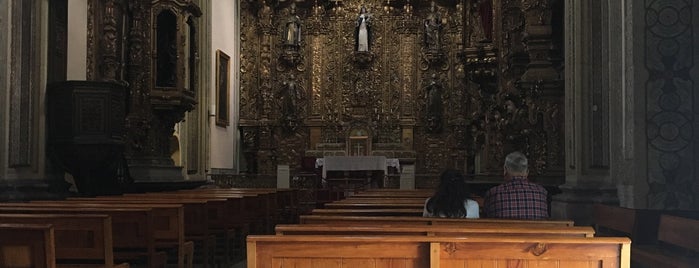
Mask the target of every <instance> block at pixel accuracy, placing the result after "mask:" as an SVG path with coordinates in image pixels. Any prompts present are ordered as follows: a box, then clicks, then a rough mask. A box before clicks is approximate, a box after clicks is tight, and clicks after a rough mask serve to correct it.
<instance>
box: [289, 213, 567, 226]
mask: <svg viewBox="0 0 699 268" xmlns="http://www.w3.org/2000/svg"><path fill="white" fill-rule="evenodd" d="M300 219H301V220H300V221H301V223H302V224H338V225H377V224H378V225H450V224H451V225H459V226H474V225H479V224H483V223H494V224H499V225H501V226H508V225H509V226H519V227H522V226H525V225H532V224H533V225H537V226H573V221H566V220H557V221H555V220H546V221H544V220H509V219H488V218H481V219H449V218H429V217H387V216H386V217H368V216H323V215H301V217H300Z"/></svg>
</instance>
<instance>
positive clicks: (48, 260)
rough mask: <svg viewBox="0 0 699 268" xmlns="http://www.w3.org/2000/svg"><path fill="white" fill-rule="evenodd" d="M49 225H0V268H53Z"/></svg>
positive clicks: (53, 246)
mask: <svg viewBox="0 0 699 268" xmlns="http://www.w3.org/2000/svg"><path fill="white" fill-rule="evenodd" d="M54 249H55V238H54V230H53V227H52V226H51V225H50V224H17V223H0V267H16V268H30V267H31V268H55V267H56V259H55V251H54Z"/></svg>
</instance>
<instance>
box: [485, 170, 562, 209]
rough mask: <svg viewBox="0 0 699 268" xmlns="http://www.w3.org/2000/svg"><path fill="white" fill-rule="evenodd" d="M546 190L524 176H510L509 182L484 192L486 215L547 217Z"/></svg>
mask: <svg viewBox="0 0 699 268" xmlns="http://www.w3.org/2000/svg"><path fill="white" fill-rule="evenodd" d="M547 196H548V192H547V191H546V189H544V187H543V186H541V185H538V184H535V183H532V182H529V181H528V180H527V178H526V177H512V180H510V181H509V182H506V183H503V184H501V185H499V186H496V187H493V188H491V189H490V190H488V192H486V193H485V197H484V211H485V215H486V217H490V218H509V219H547V218H548V217H549V213H548V202H547Z"/></svg>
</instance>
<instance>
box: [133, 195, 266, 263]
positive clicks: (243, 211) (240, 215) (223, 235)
mask: <svg viewBox="0 0 699 268" xmlns="http://www.w3.org/2000/svg"><path fill="white" fill-rule="evenodd" d="M124 198H127V199H159V200H160V199H171V200H180V199H200V200H207V201H209V200H223V204H220V203H215V204H216V205H217V206H216V207H212V208H210V209H209V210H208V212H207V213H208V215H207V216H208V219H207V223H208V225H209V232H210V234H211V235H215V236H216V237H218V238H219V240H222V241H223V243H214V242H210V243H209V244H208V245H212V246H213V248H215V249H219V250H218V251H219V252H221V254H218V255H217V254H208V253H205V259H206V260H207V261H209V259H212V258H214V257H216V256H220V257H221V258H220V260H219V261H221V262H225V263H229V262H230V261H231V260H232V258H233V253H232V251H233V249H234V248H235V246H234V244H235V241H237V239H236V238H238V240H240V243H242V240H243V237H244V235H245V234H246V233H247V232H248V230H250V226H251V225H253V226H254V225H255V223H254V221H257V223H259V224H261V225H264V224H266V222H267V221H266V218H265V217H264V216H260V213H259V211H261V206H263V205H264V202H260V200H261V199H260V197H259V195H256V194H251V195H240V194H225V193H221V194H218V193H206V192H203V191H202V192H162V193H148V194H127V195H124ZM212 205H213V204H212ZM248 212H254V213H257V214H252V213H248ZM264 213H265V212H264V211H262V215H264ZM256 216H257V217H256ZM238 232H240V233H241V234H243V235H242V236H238V235H236V234H237V233H238ZM217 244H218V246H216V245H217ZM241 251H242V250H241ZM207 252H208V251H207Z"/></svg>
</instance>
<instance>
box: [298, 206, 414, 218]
mask: <svg viewBox="0 0 699 268" xmlns="http://www.w3.org/2000/svg"><path fill="white" fill-rule="evenodd" d="M311 214H313V215H338V216H422V208H376V209H331V208H316V209H313V210H311Z"/></svg>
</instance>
